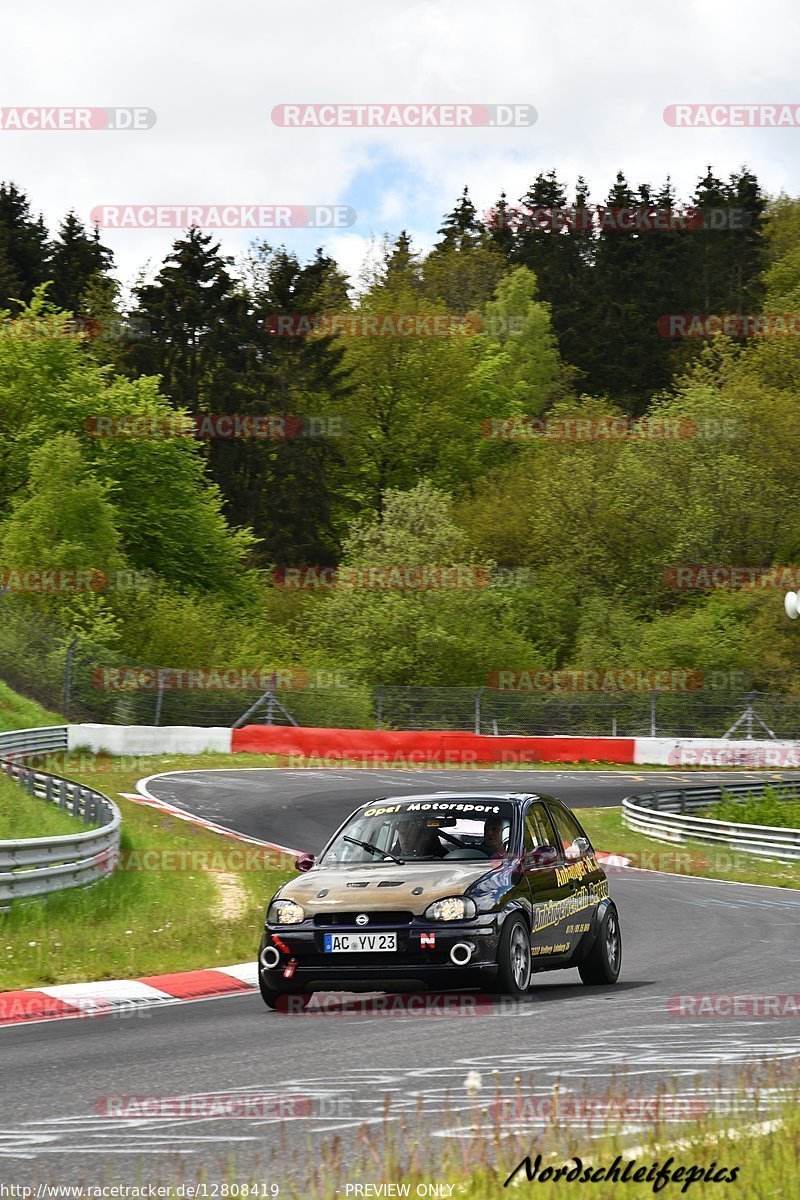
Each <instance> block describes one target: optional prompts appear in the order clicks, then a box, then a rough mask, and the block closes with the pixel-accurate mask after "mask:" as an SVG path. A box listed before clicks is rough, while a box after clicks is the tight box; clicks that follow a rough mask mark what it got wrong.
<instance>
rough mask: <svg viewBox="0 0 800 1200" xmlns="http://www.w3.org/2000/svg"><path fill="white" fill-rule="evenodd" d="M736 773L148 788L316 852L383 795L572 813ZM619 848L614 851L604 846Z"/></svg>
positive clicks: (368, 778)
mask: <svg viewBox="0 0 800 1200" xmlns="http://www.w3.org/2000/svg"><path fill="white" fill-rule="evenodd" d="M793 777H797V773H794V774H793V773H792V772H786V773H785V774H784V775H780V774H777V773H774V772H773V773H771V774H767V773H764V772H762V773H759V772H757V771H742V772H737V773H736V776H735V778H736V779H737V781H745V782H746V781H747V780H748V779H754V780H764V779H766V778H775V779H781V778H786V779H791V778H793ZM731 778H732V775H731V772H730V771H728V772H723V771H717V772H703V774H702V776H700V775H698V773H697V772H692V771H683V772H681V771H663V772H662V771H648V772H644V771H635V770H632V771H608V770H606V771H603V770H597V771H591V770H585V771H575V770H572V771H570V770H566V769H565V770H532V771H494V770H485V771H481V770H466V771H458V770H429V771H424V770H420V771H395V770H386V771H365V770H362V769H360V768H358V769H352V770H339V769H335V768H334V769H330V770H327V769H326V770H298V771H287V770H273V769H268V768H258V767H254V768H252V769H250V770H243V771H242V770H239V771H229V770H225V769H224V768H223V769H221V770H218V771H187V772H175V773H173V774H168V775H158V776H155V777H154V778H153V779H152V780H150V781H148V784H147V790H148V791H149V792H150V794H151V795H153V796H156V797H157V798H158V799H159V800H168V801H169V802H170V803H171V804H176V805H177V806H178V807H179V808H186V809H188V810H189V811H190V812H192V813H194V814H195V815H196V816H199V817H205V818H206V820H209V821H215V822H216V823H217V824H219V825H224V826H230V827H232V828H235V829H236V830H237V831H238V832H239V833H246V834H248V835H249V836H250V837H257V838H263V839H264V841H268V842H277V843H278V844H279V845H289V846H293V847H296V848H297V849H302V850H308V851H311V852H312V853H316V852H317V851H318V850H321V849H322V847H323V846H324V845H325V842H326V841H327V840H328V838H329V837H330V835H331V834H332V833H333V832H334V830H335V829H336V828H337V826H338V825H339V824H340V823H341V822H342V821H343V820H344V819H345V817H347V816H349V814H350V813H351V812H352V811H353V809H354V808H357V807H358V805H359V804H363V803H364V802H365V801H367V800H371V799H374V798H376V797H378V796H401V795H408V794H410V793H412V792H442V791H450V790H452V789H454V788H455V789H461V788H464V789H466V790H471V789H475V790H476V791H503V790H507V791H510V792H537V791H542V792H549V793H552V794H554V795H557V796H559V797H560V798H561V799H562V800H564V801H565V802H566V803H567V804H569V805H571V806H572V807H573V808H606V807H610V806H612V805H615V804H619V803H620V802H621V801H622V799H623V798H624V797H625V796H631V795H634V794H635V793H637V792H647V791H653V790H655V789H657V788H676V787H692V786H694V787H699V786H701V784H703V783H712V782H714V781H720V782H723V783H724V782H726V781H728V782H730V780H731ZM602 848H603V849H606V848H607V849H613V847H602Z"/></svg>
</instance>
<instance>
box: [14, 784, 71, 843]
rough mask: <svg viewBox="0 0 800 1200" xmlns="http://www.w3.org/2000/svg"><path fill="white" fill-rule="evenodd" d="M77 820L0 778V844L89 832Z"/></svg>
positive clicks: (18, 786) (17, 785)
mask: <svg viewBox="0 0 800 1200" xmlns="http://www.w3.org/2000/svg"><path fill="white" fill-rule="evenodd" d="M92 828H93V825H84V823H83V821H82V820H80V819H79V818H76V817H73V816H71V815H70V814H69V813H68V812H65V811H64V810H63V809H61V808H58V807H57V806H56V805H54V804H49V803H48V802H47V801H46V800H41V799H39V797H38V796H31V795H30V794H29V793H28V792H27V791H26V790H25V789H24V788H23V787H20V785H19V784H18V783H16V782H14V780H12V779H9V778H8V777H7V776H6V775H0V841H16V840H18V839H19V838H36V837H58V836H59V835H60V834H69V833H81V832H83V831H84V830H87V829H92Z"/></svg>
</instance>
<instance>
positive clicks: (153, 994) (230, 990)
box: [0, 962, 258, 1026]
mask: <svg viewBox="0 0 800 1200" xmlns="http://www.w3.org/2000/svg"><path fill="white" fill-rule="evenodd" d="M257 987H258V969H257V964H256V963H254V962H252V963H237V964H236V965H235V966H233V967H214V968H212V969H209V970H204V971H180V972H178V973H176V974H173V975H146V976H145V977H144V978H143V979H104V980H100V981H99V982H97V983H63V984H58V985H57V986H55V987H40V988H29V989H26V990H25V991H19V992H0V1026H2V1025H19V1024H21V1023H22V1022H37V1021H55V1020H64V1019H72V1020H75V1019H77V1018H81V1017H107V1016H113V1015H114V1014H115V1013H116V1014H122V1013H126V1014H129V1013H131V1012H133V1011H135V1010H140V1009H142V1010H144V1009H147V1008H150V1007H153V1006H155V1005H163V1004H175V1003H180V1002H181V1001H184V1000H208V999H212V998H216V997H218V996H229V995H235V994H236V993H244V992H250V993H252V992H253V991H255V989H256V988H257Z"/></svg>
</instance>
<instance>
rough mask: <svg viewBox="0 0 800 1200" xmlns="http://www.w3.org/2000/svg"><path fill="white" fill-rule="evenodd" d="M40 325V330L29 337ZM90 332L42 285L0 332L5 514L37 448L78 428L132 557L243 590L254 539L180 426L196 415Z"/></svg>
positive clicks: (175, 576) (186, 578)
mask: <svg viewBox="0 0 800 1200" xmlns="http://www.w3.org/2000/svg"><path fill="white" fill-rule="evenodd" d="M31 327H39V328H40V333H39V336H35V337H31V336H28V334H27V330H28V329H29V328H31ZM17 328H19V330H20V336H16V333H15V330H16V329H17ZM83 342H84V339H83V337H81V336H78V335H76V334H75V333H74V332H73V331H72V330H71V329H70V323H69V320H68V317H67V316H66V315H65V314H58V313H57V311H56V310H54V309H53V308H52V306H50V305H48V304H47V302H46V301H45V299H44V296H43V293H42V291H41V290H40V291H39V292H38V293H37V294H36V295H35V296H34V299H33V301H32V303H31V305H30V306H29V307H28V308H26V309H25V310H23V311H22V312H21V313H20V315H19V316H18V317H17V318H16V320H15V321H14V322H13V324H12V325H11V327H10V331H9V334H8V336H6V337H4V338H0V430H2V431H3V434H4V445H5V452H4V454H3V455H2V456H0V515H2V514H3V512H4V511H5V512H6V513H7V512H8V509H9V505H10V503H11V502H12V500H14V499H15V498H16V497H18V496H19V495H20V494H22V493H23V492H24V489H26V488H27V486H28V476H29V469H30V463H31V461H32V458H33V455H34V453H35V452H36V449H37V447H38V446H39V445H40V444H41V443H42V442H46V441H48V440H49V439H51V438H53V437H54V436H56V435H57V434H59V433H74V434H75V435H76V436H77V437H78V438H79V440H80V443H81V447H82V452H83V455H84V458H85V460H86V462H87V464H88V465H89V466H90V468H91V470H92V472H93V474H94V475H95V476H96V478H97V479H98V480H100V481H101V482H103V483H105V484H106V485H108V486H109V488H111V492H110V494H111V495H112V496H113V497H114V501H115V507H116V514H117V515H116V519H115V524H116V528H117V530H118V532H119V534H120V537H121V539H122V549H123V551H124V553H125V555H126V557H127V559H128V561H129V562H130V564H131V566H132V567H135V568H138V569H142V570H144V569H149V570H151V571H154V572H156V573H157V574H158V575H160V576H161V577H162V578H164V579H165V580H167V581H170V582H172V583H174V584H177V585H178V586H182V587H193V588H197V589H199V590H201V591H213V590H226V591H228V592H230V593H233V592H235V591H236V589H237V588H239V587H241V586H242V584H243V579H244V572H243V564H244V560H245V558H246V556H247V554H248V553H249V552H250V549H251V547H252V544H253V539H252V536H251V535H250V534H248V533H247V532H245V531H242V530H238V531H237V530H233V529H231V527H230V526H229V525H228V523H227V522H226V520H225V519H224V516H223V514H222V500H221V497H220V495H219V491H218V489H216V488H215V487H214V486H213V485H211V484H210V483H209V480H208V478H207V476H206V473H205V467H204V463H203V458H202V455H201V453H200V451H199V449H198V445H197V442H196V441H195V440H194V439H193V438H191V437H187V436H181V433H180V429H179V428H178V426H179V425H180V422H181V420H182V421H183V425H184V427H186V425H187V424H188V416H187V414H186V413H185V412H184V413H183V414H180V413H178V414H176V412H175V409H174V408H173V407H172V406H171V405H170V403H169V402H168V401H167V400H166V399H165V398H164V396H163V395H162V394H161V393H160V392H159V386H158V380H157V379H154V378H148V377H143V378H141V379H137V380H129V379H125V378H122V377H120V376H112V375H110V374H109V371H108V369H107V368H103V367H99V366H97V365H96V364H95V363H93V362H92V361H91V359H89V358H88V357H87V356H86V355H85V354H84V352H83ZM104 421H105V422H106V424H105V425H103V422H104ZM135 421H141V422H142V425H141V426H140V428H141V429H143V432H142V433H138V434H137V432H136V428H135V426H134V422H135ZM104 431H106V432H104Z"/></svg>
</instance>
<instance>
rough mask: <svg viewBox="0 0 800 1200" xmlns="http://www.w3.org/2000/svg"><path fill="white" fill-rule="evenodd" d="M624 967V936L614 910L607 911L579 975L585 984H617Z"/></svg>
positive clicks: (579, 966)
mask: <svg viewBox="0 0 800 1200" xmlns="http://www.w3.org/2000/svg"><path fill="white" fill-rule="evenodd" d="M621 966H622V935H621V934H620V931H619V919H618V917H617V914H616V911H615V909H613V908H608V909H606V913H605V916H604V917H603V921H602V924H601V925H600V932H599V933H598V935H597V938H596V940H595V943H594V945H593V946H592V948H591V950H590V951H589V953H588V954H587V956H586V958H585V959H584V960H583V962H582V963H579V964H578V973H579V974H580V977H581V979H582V980H583V982H584V983H616V982H617V980H618V979H619V970H620V967H621Z"/></svg>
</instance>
